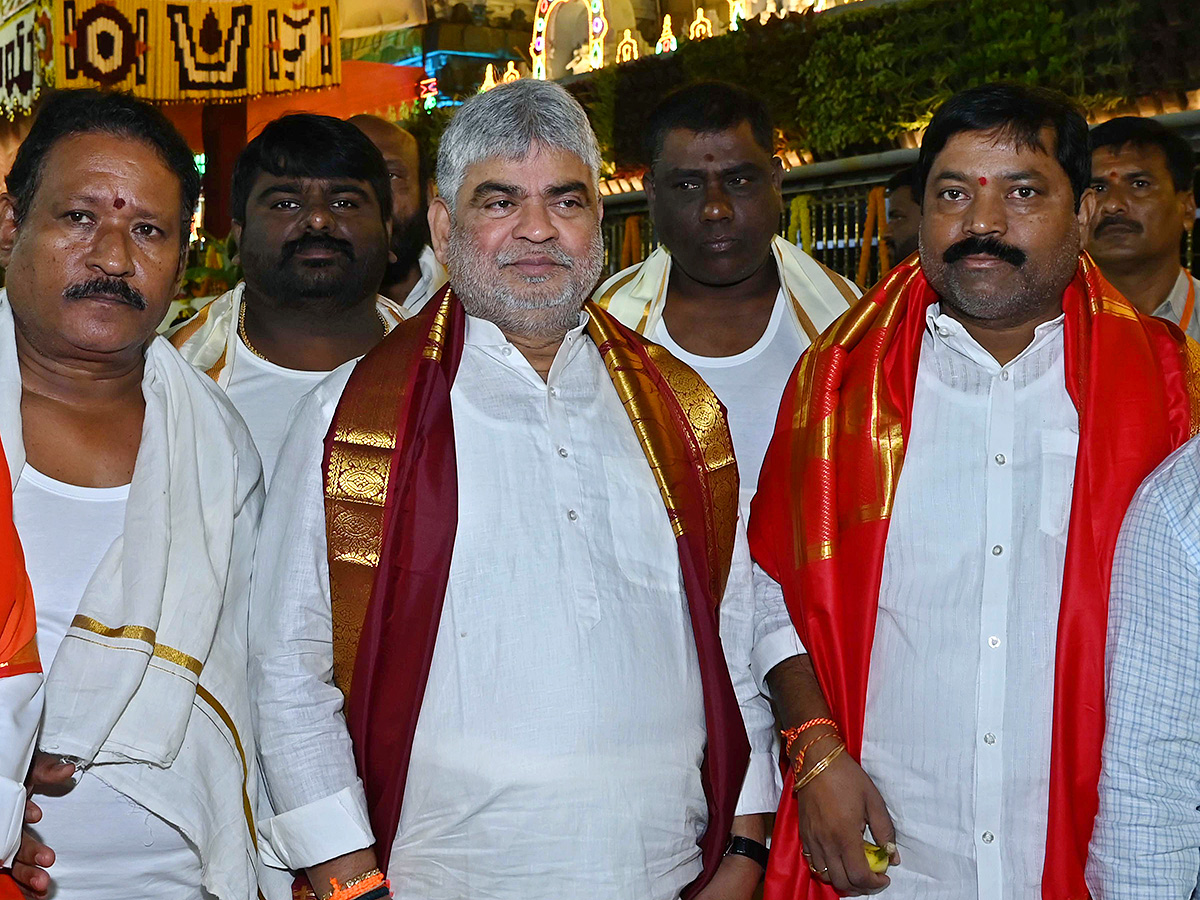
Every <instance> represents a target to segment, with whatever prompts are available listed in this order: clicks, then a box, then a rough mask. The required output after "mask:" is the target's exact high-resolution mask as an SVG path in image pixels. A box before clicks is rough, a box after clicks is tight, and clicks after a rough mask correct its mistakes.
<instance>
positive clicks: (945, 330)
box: [937, 325, 950, 337]
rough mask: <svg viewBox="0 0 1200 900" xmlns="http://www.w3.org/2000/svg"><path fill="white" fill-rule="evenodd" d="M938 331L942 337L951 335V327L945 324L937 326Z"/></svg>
mask: <svg viewBox="0 0 1200 900" xmlns="http://www.w3.org/2000/svg"><path fill="white" fill-rule="evenodd" d="M937 333H938V334H940V335H941V336H942V337H949V336H950V329H949V328H947V327H946V326H945V325H939V326H938V327H937Z"/></svg>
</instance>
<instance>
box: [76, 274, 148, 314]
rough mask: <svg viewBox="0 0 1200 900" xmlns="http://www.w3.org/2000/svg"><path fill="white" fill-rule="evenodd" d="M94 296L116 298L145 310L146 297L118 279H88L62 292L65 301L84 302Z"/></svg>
mask: <svg viewBox="0 0 1200 900" xmlns="http://www.w3.org/2000/svg"><path fill="white" fill-rule="evenodd" d="M95 296H108V297H116V298H117V299H118V300H120V301H121V302H122V303H126V304H128V305H129V306H132V307H133V308H134V309H145V308H146V297H145V296H144V295H143V294H142V292H141V291H139V290H138V289H137V288H135V287H133V286H131V285H130V284H129V283H128V282H126V281H124V280H122V279H120V278H90V279H88V280H87V281H78V282H76V283H75V284H73V285H71V286H70V287H68V288H67V289H66V290H65V291H63V298H64V299H66V300H85V299H87V298H88V297H95Z"/></svg>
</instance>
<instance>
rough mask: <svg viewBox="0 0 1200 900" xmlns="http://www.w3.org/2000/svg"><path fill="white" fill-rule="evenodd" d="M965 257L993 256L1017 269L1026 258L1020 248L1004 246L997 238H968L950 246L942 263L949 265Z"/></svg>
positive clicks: (1009, 245) (1023, 263)
mask: <svg viewBox="0 0 1200 900" xmlns="http://www.w3.org/2000/svg"><path fill="white" fill-rule="evenodd" d="M967 256H994V257H995V258H996V259H998V260H1000V261H1001V262H1006V263H1008V264H1009V265H1010V266H1015V267H1017V268H1018V269H1019V268H1020V267H1021V266H1023V265H1025V260H1026V258H1027V257H1026V256H1025V251H1024V250H1022V249H1021V248H1020V247H1014V246H1013V245H1012V244H1006V243H1004V241H1002V240H1000V239H999V238H994V237H969V238H964V239H963V240H961V241H959V242H958V243H957V244H951V245H950V247H949V248H948V249H947V250H946V252H945V253H943V254H942V262H944V263H945V264H946V265H950V264H951V263H956V262H958V261H959V260H960V259H963V258H964V257H967Z"/></svg>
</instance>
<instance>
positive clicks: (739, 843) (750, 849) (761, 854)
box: [725, 834, 771, 872]
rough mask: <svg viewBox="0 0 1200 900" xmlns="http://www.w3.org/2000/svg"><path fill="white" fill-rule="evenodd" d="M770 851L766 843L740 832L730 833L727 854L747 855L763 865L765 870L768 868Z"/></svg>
mask: <svg viewBox="0 0 1200 900" xmlns="http://www.w3.org/2000/svg"><path fill="white" fill-rule="evenodd" d="M770 853H771V851H770V850H768V849H767V847H766V846H765V845H763V844H760V843H759V842H758V841H754V840H751V839H750V838H748V837H742V836H741V835H740V834H733V835H730V836H729V843H728V844H727V845H726V847H725V855H726V856H745V857H747V858H749V859H752V860H754V862H756V863H758V864H759V865H760V866H762V869H763V871H764V872H765V871H766V870H767V857H768V856H769V855H770Z"/></svg>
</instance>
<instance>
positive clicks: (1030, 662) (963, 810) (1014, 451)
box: [862, 306, 1079, 900]
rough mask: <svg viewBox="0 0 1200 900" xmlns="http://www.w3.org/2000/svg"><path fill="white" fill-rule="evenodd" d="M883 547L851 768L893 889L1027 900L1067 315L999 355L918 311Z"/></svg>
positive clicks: (1059, 519)
mask: <svg viewBox="0 0 1200 900" xmlns="http://www.w3.org/2000/svg"><path fill="white" fill-rule="evenodd" d="M928 323H929V324H928V329H927V331H926V333H925V335H924V338H923V341H922V346H921V356H920V364H919V367H918V371H917V385H916V395H915V399H914V403H913V417H912V428H911V432H910V434H909V439H908V449H907V451H906V453H905V458H904V467H903V470H902V472H901V475H900V480H899V484H898V486H897V491H896V500H895V509H894V512H893V515H892V519H891V526H890V528H889V530H888V537H887V543H886V547H885V551H884V563H883V579H882V585H881V588H880V596H879V615H878V619H877V622H876V626H875V640H874V644H873V647H872V652H871V677H870V680H869V685H868V689H867V705H866V718H865V734H864V739H863V753H862V763H863V768H864V769H865V770H866V771H867V773H868V774H869V775H870V776H871V778H872V779H873V780H874V782H875V784H876V786H877V787H878V788H879V790H880V793H881V794H882V795H883V798H884V800H885V801H886V802H887V804H888V809H889V810H890V812H891V815H892V818H893V821H894V823H895V825H896V831H897V843H898V844H899V847H900V853H901V856H902V858H903V865H901V866H900V867H898V868H895V869H893V870H891V871H890V872H889V873H888V874H889V875H890V876H891V879H892V885H891V887H889V888H888V890H887V896H888V897H889V898H891V900H909V898H911V900H971V898H979V900H1040V897H1041V889H1040V883H1041V878H1042V868H1043V861H1044V856H1045V845H1046V821H1047V807H1048V802H1049V801H1048V797H1049V793H1048V792H1049V779H1050V743H1051V723H1052V712H1053V689H1054V664H1055V640H1056V637H1057V631H1058V614H1059V601H1060V595H1061V586H1062V577H1063V566H1064V561H1065V557H1066V540H1067V525H1068V521H1069V517H1070V509H1071V492H1072V487H1073V485H1074V473H1075V457H1076V453H1077V449H1078V441H1079V422H1078V415H1077V413H1076V411H1075V407H1074V405H1073V404H1072V402H1071V399H1070V397H1069V395H1068V394H1067V390H1066V383H1065V378H1064V369H1063V320H1062V318H1061V317H1060V318H1058V319H1056V320H1054V321H1052V322H1048V323H1046V324H1043V325H1041V326H1039V327H1038V329H1037V331H1036V333H1035V337H1034V340H1033V342H1032V343H1031V344H1030V346H1029V347H1027V348H1026V349H1025V351H1024V352H1022V353H1021V354H1020V355H1019V356H1018V357H1017V358H1016V359H1014V360H1013V361H1012V362H1010V363H1009V364H1008V365H1006V366H1000V365H999V363H997V362H996V360H995V359H994V358H993V357H992V356H991V355H990V354H989V353H988V352H987V351H985V350H984V349H983V348H982V347H981V346H979V344H978V343H976V342H975V340H974V339H972V338H971V337H970V336H969V335H968V334H967V332H966V330H965V329H964V328H963V327H962V325H961V324H959V323H958V322H957V321H955V320H954V319H952V318H950V317H949V316H946V315H941V314H939V309H938V307H937V306H934V307H931V309H930V311H929V314H928Z"/></svg>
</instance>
